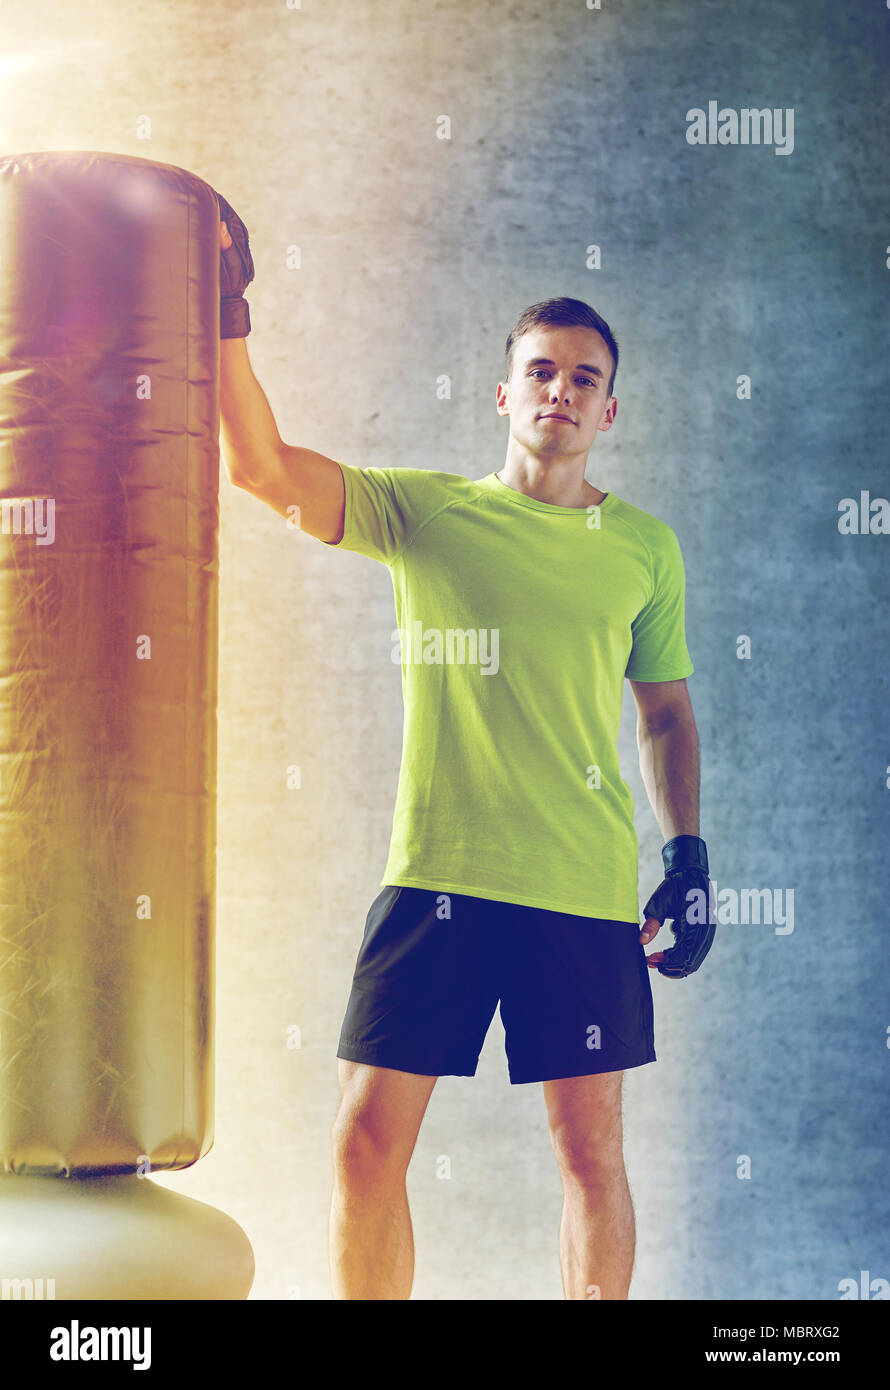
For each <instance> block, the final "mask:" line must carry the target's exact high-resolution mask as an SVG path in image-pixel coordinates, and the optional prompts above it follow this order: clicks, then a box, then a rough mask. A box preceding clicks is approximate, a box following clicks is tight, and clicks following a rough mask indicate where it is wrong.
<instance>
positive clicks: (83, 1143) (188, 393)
mask: <svg viewBox="0 0 890 1390" xmlns="http://www.w3.org/2000/svg"><path fill="white" fill-rule="evenodd" d="M0 268H2V275H0V509H2V515H0V520H2V534H0V1276H3V1278H4V1279H17V1280H19V1281H20V1284H19V1286H17V1287H21V1281H22V1280H24V1281H27V1280H29V1279H30V1280H43V1279H47V1278H52V1280H53V1289H52V1294H51V1296H54V1297H56V1298H81V1297H83V1298H109V1297H125V1298H244V1297H246V1296H247V1293H248V1291H249V1289H250V1285H251V1283H252V1279H253V1257H252V1252H251V1250H250V1245H249V1243H248V1241H247V1238H246V1236H245V1235H244V1233H243V1231H241V1229H240V1227H238V1226H237V1225H236V1223H235V1222H233V1221H232V1220H231V1219H230V1218H229V1217H227V1216H224V1215H223V1214H222V1213H220V1212H217V1211H215V1210H214V1209H213V1208H211V1207H209V1206H207V1205H206V1204H204V1203H200V1202H194V1201H192V1200H190V1199H187V1198H184V1197H182V1196H180V1195H177V1194H175V1193H173V1192H171V1191H169V1190H166V1189H164V1188H162V1187H160V1186H158V1185H157V1184H154V1183H152V1182H151V1177H150V1174H151V1172H152V1171H156V1170H171V1169H177V1168H185V1167H188V1166H189V1165H191V1164H193V1163H195V1162H197V1160H198V1159H200V1158H201V1157H202V1155H204V1154H206V1153H207V1151H208V1150H209V1148H210V1147H211V1144H212V1142H213V1047H214V1000H213V989H214V927H215V878H216V702H217V593H218V528H219V209H218V203H217V199H216V194H215V193H214V191H213V189H212V188H211V187H210V186H209V185H208V184H206V183H204V182H203V181H202V180H201V179H199V178H196V177H195V176H194V175H192V174H190V173H188V172H187V171H186V170H183V169H178V168H175V167H173V166H171V165H165V164H158V163H153V162H151V161H149V160H144V159H136V158H130V157H127V156H122V155H115V154H106V153H92V152H84V153H81V152H74V153H71V152H65V153H55V152H51V153H32V154H22V155H14V156H5V157H3V158H2V159H0ZM24 1288H25V1293H24V1294H23V1295H22V1294H21V1293H20V1292H19V1294H18V1296H29V1294H28V1291H27V1283H26V1284H25V1285H24ZM4 1296H9V1295H6V1294H5V1295H4ZM34 1296H40V1294H39V1293H38V1294H36V1295H34ZM42 1296H47V1295H46V1292H45V1290H44V1292H43V1295H42Z"/></svg>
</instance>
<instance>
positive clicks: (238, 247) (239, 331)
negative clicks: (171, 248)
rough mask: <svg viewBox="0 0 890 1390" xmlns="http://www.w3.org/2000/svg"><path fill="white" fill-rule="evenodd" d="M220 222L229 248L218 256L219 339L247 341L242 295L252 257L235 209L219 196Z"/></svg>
mask: <svg viewBox="0 0 890 1390" xmlns="http://www.w3.org/2000/svg"><path fill="white" fill-rule="evenodd" d="M216 196H217V198H218V199H219V220H220V221H221V222H225V224H226V226H227V227H228V229H229V236H230V237H231V238H232V245H231V246H229V247H227V249H226V250H225V251H221V252H220V258H219V336H220V337H221V338H246V337H247V335H248V333H249V332H250V310H249V308H248V306H247V300H246V299H245V298H244V291H245V290H246V289H247V286H248V285H249V284H250V282H251V280H252V279H253V276H254V269H253V257H252V256H251V254H250V239H249V237H248V235H247V228H246V227H245V225H244V223H243V222H242V221H241V218H240V217H239V216H238V214H237V212H236V211H235V209H234V208H233V207H232V206H231V204H230V203H227V202H226V200H225V198H224V197H223V196H222V194H221V193H217V195H216Z"/></svg>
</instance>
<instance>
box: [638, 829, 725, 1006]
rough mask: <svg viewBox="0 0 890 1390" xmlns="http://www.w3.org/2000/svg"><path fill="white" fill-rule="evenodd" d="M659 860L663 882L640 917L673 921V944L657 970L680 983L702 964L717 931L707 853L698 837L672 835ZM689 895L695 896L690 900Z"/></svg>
mask: <svg viewBox="0 0 890 1390" xmlns="http://www.w3.org/2000/svg"><path fill="white" fill-rule="evenodd" d="M661 857H662V859H663V861H664V873H665V876H664V881H663V882H662V883H660V884H659V886H658V887H657V888H656V890H655V892H654V893H653V894H652V897H651V898H650V899H649V901H648V902H647V904H646V906H645V907H644V908H643V915H644V916H645V917H656V918H657V919H658V921H659V922H661V923H662V924H664V922H665V921H666V920H667V919H668V918H672V919H673V921H672V928H673V933H674V938H675V944H674V945H673V946H671V947H670V949H669V950H667V951H665V953H664V958H663V959H662V960H660V961H659V963H658V965H657V967H656V969H658V970H659V971H660V972H661V974H662V975H667V976H668V977H669V979H672V980H681V979H683V977H684V976H685V975H691V974H692V973H693V971H695V970H697V969H698V967H699V966H700V965H701V963H702V961H703V960H704V958H705V956H706V955H707V954H708V952H709V951H710V949H711V943H712V942H713V940H714V933H715V931H716V929H717V919H716V916H715V913H714V907H713V903H712V901H711V881H710V879H709V877H708V850H707V846H706V845H705V842H704V840H701V839H699V837H698V835H675V836H674V838H673V839H672V840H668V842H667V844H666V845H665V846H664V848H663V849H662V851H661ZM695 890H699V891H698V892H695ZM690 893H693V894H694V896H693V897H692V899H691V900H690V898H689V896H688V894H690ZM701 894H704V899H702V896H701ZM690 919H691V920H690Z"/></svg>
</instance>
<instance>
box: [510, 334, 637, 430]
mask: <svg viewBox="0 0 890 1390" xmlns="http://www.w3.org/2000/svg"><path fill="white" fill-rule="evenodd" d="M611 375H612V354H611V353H610V352H609V349H608V347H607V346H606V343H605V340H604V339H603V338H602V337H601V336H600V334H599V333H597V332H596V330H595V329H592V328H575V327H572V328H562V327H551V328H533V329H531V330H530V331H529V332H528V333H523V335H522V337H521V338H519V339H518V340H517V342H516V344H515V346H514V348H513V368H512V371H511V372H510V380H509V381H508V382H503V381H499V382H498V393H497V404H498V413H499V414H501V415H509V417H510V433H511V434H512V435H513V437H514V438H515V439H516V440H518V442H519V443H520V444H523V445H525V447H526V448H527V449H528V450H529V452H530V453H533V454H538V455H544V456H546V457H554V456H557V455H560V454H579V453H583V454H585V455H586V453H587V451H588V449H589V448H590V446H591V444H592V443H593V441H594V439H595V438H596V434H597V431H598V430H607V429H609V428H610V427H611V425H612V421H613V420H614V418H615V413H616V411H617V409H618V402H617V400H616V399H615V397H614V396H608V395H607V394H606V392H607V391H608V388H609V378H610V377H611ZM554 415H561V416H564V417H566V418H565V419H562V420H559V419H555V418H552V417H553V416H554Z"/></svg>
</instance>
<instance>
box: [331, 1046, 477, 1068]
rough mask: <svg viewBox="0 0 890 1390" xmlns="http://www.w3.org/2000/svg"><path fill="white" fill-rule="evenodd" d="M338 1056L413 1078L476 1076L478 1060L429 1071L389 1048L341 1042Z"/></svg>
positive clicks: (347, 1060) (344, 1059)
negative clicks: (409, 1074) (405, 1074)
mask: <svg viewBox="0 0 890 1390" xmlns="http://www.w3.org/2000/svg"><path fill="white" fill-rule="evenodd" d="M337 1056H338V1057H341V1058H342V1059H343V1061H344V1062H364V1063H366V1065H368V1066H371V1067H386V1068H387V1069H388V1070H392V1071H407V1072H411V1074H412V1075H413V1076H475V1075H476V1067H477V1066H478V1059H477V1060H476V1061H475V1062H473V1063H464V1068H466V1069H461V1068H457V1067H448V1068H447V1069H446V1070H444V1071H436V1070H433V1071H428V1070H427V1069H426V1068H425V1067H421V1066H418V1065H417V1063H416V1062H413V1061H412V1062H409V1061H407V1060H406V1059H405V1058H404V1057H402V1058H397V1057H396V1056H395V1055H394V1054H393V1053H392V1052H390V1051H389V1050H388V1049H387V1048H382V1047H376V1046H374V1045H373V1044H370V1043H344V1042H341V1043H340V1044H339V1046H338V1047H337Z"/></svg>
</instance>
